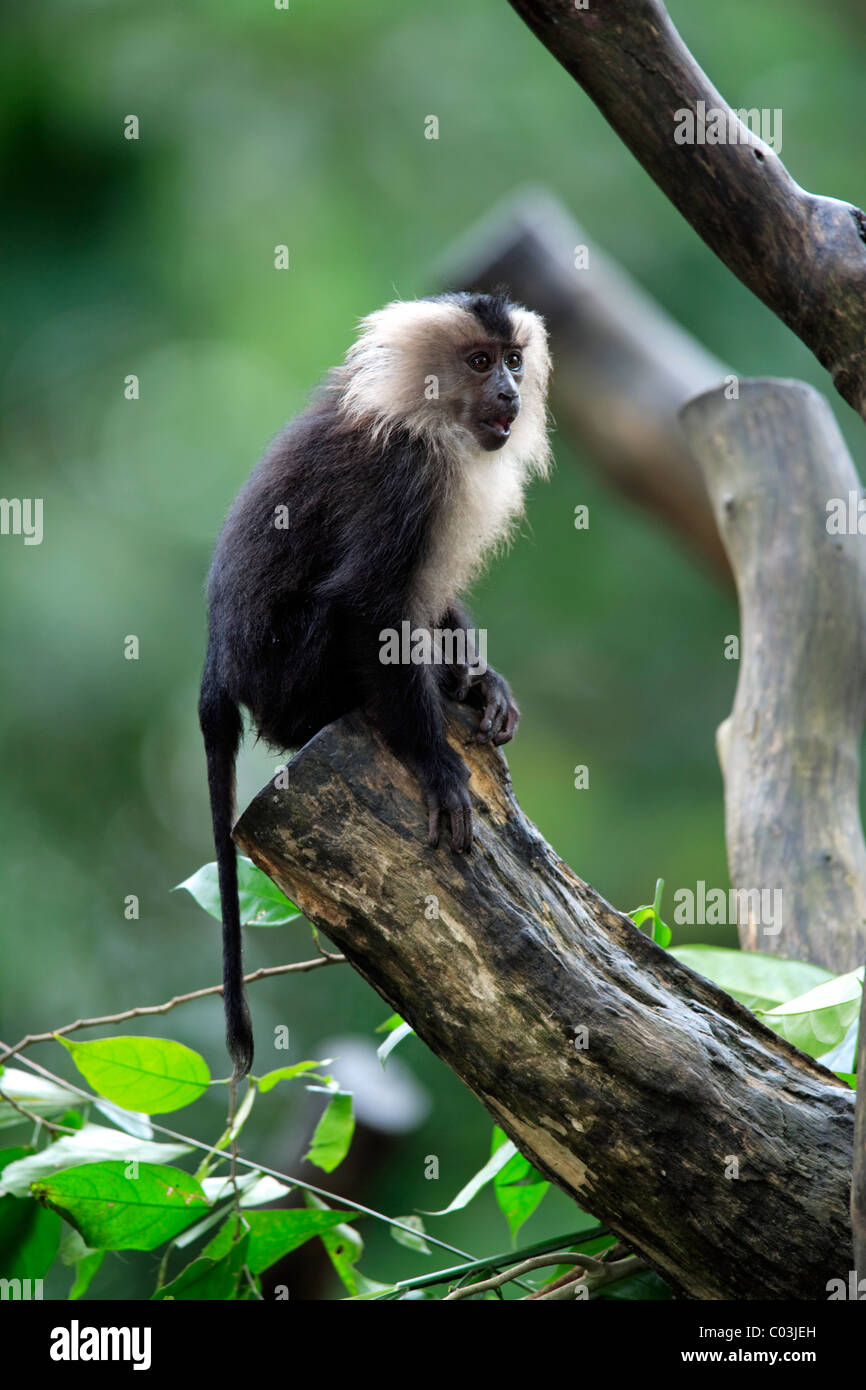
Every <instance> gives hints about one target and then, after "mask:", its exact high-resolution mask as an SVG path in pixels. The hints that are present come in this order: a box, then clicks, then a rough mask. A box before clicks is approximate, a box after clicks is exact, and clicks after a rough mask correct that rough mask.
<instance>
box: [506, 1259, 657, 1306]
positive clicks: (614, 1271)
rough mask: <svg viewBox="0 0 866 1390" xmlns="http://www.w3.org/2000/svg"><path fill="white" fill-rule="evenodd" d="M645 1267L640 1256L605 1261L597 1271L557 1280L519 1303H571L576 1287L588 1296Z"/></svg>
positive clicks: (644, 1261)
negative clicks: (574, 1277)
mask: <svg viewBox="0 0 866 1390" xmlns="http://www.w3.org/2000/svg"><path fill="white" fill-rule="evenodd" d="M647 1267H648V1266H647V1262H646V1260H645V1259H644V1258H643V1256H641V1255H627V1256H626V1257H625V1259H622V1260H611V1261H607V1260H605V1261H604V1262H603V1264H602V1266H601V1269H599V1270H588V1271H587V1272H586V1273H585V1274H582V1275H580V1276H579V1277H578V1278H577V1279H572V1280H568V1279H566V1280H565V1281H563V1280H561V1279H557V1281H556V1282H555V1283H554V1284H550V1285H548V1287H547V1288H545V1289H538V1290H537V1291H536V1292H535V1293H531V1294H529V1295H528V1297H527V1298H524V1299H522V1300H521V1301H522V1302H523V1303H529V1302H531V1301H535V1302H537V1303H564V1302H566V1301H570V1302H573V1301H574V1300H575V1299H576V1298H577V1295H578V1287H580V1289H586V1292H587V1295H590V1294H593V1293H595V1292H597V1290H598V1289H602V1288H604V1286H605V1284H615V1283H616V1282H617V1280H619V1279H627V1278H628V1277H629V1275H631V1274H637V1273H638V1272H639V1271H640V1270H642V1269H646V1268H647Z"/></svg>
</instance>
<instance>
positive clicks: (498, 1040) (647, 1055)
mask: <svg viewBox="0 0 866 1390" xmlns="http://www.w3.org/2000/svg"><path fill="white" fill-rule="evenodd" d="M473 728H474V723H472V722H471V721H470V720H469V717H468V716H466V715H461V716H460V717H459V718H458V720H457V721H456V722H455V724H454V726H453V728H452V731H451V733H452V738H453V739H454V740H455V742H456V743H458V745H459V747H460V749H461V752H462V753H463V754H464V756H465V757H466V759H467V762H468V763H469V765H470V767H471V770H472V784H471V785H472V790H473V792H474V801H475V809H476V812H477V818H478V840H477V843H476V847H475V850H474V852H473V854H472V855H471V856H469V857H457V856H453V855H451V854H450V853H449V852H448V851H447V850H445V849H439V850H433V849H431V848H429V847H428V846H427V844H426V842H425V813H424V809H423V805H422V798H421V795H420V791H419V788H418V786H417V784H416V782H415V780H414V779H413V777H412V776H411V775H410V774H409V773H408V772H407V771H406V769H405V768H404V767H403V766H402V765H401V764H400V763H398V762H397V761H396V760H395V759H394V758H392V757H391V756H390V754H389V753H388V752H387V751H386V749H385V748H384V747H382V746H381V744H380V743H379V742H378V740H377V739H376V738H375V736H374V735H372V734H371V732H370V731H369V729H368V728H367V726H366V725H365V724H364V722H363V721H362V720H361V719H360V717H357V716H353V717H350V718H347V719H345V720H341V721H340V723H339V724H336V725H331V726H329V727H328V728H326V729H324V730H323V731H322V732H321V733H320V734H319V735H317V736H316V738H314V739H313V740H312V741H311V742H310V743H308V744H307V745H306V747H305V748H304V749H302V751H301V752H300V753H299V754H298V755H297V756H296V757H295V758H294V760H293V761H292V762H291V763H290V765H289V773H288V779H287V781H288V786H287V788H286V789H285V790H281V789H278V788H276V787H274V786H273V784H268V786H267V787H266V788H264V789H263V791H262V792H260V793H259V795H258V796H257V797H256V798H255V800H254V801H253V802H252V804H251V805H250V806H249V807H248V808H247V810H246V811H245V813H244V815H243V816H242V817H241V819H240V821H239V822H238V825H237V827H236V830H235V837H236V839H237V841H238V843H239V844H240V845H241V846H242V847H243V849H244V850H245V852H246V853H248V854H249V855H250V856H251V857H252V859H253V860H254V861H255V862H256V863H257V864H258V865H259V866H260V867H261V868H262V869H264V871H265V872H266V873H268V874H270V876H271V877H272V878H273V879H274V880H275V882H277V883H279V885H280V886H281V887H282V888H284V889H285V890H286V892H288V893H290V894H291V896H292V898H293V901H295V902H297V903H298V905H299V906H300V907H301V908H302V909H303V911H304V912H305V913H306V914H307V915H308V916H309V917H311V918H312V920H313V921H314V922H315V923H316V924H317V925H318V926H319V927H320V928H321V929H322V930H323V931H325V932H326V933H327V934H328V936H329V937H331V938H332V939H333V940H334V941H335V942H336V943H337V944H338V945H339V947H340V949H341V950H343V951H344V952H345V954H346V956H347V957H348V958H349V960H350V961H351V963H352V964H353V965H355V967H356V968H357V969H358V970H359V971H360V973H361V974H362V975H363V976H364V977H365V978H366V979H367V980H368V981H369V982H370V983H371V984H372V985H373V986H374V988H375V989H377V990H378V992H379V993H380V994H381V995H382V996H383V998H385V999H386V1000H387V1001H388V1003H389V1004H390V1005H391V1006H392V1007H393V1008H394V1009H396V1010H398V1011H399V1012H400V1014H401V1015H402V1016H403V1017H404V1018H405V1019H407V1020H408V1022H410V1023H411V1024H412V1026H413V1027H414V1028H415V1030H416V1032H417V1033H418V1034H419V1035H420V1036H421V1037H422V1038H423V1039H424V1041H425V1042H427V1044H428V1045H429V1046H430V1047H431V1048H432V1049H433V1051H434V1052H436V1053H437V1055H438V1056H439V1057H441V1058H442V1059H443V1060H444V1061H446V1062H447V1063H448V1064H449V1066H451V1067H452V1068H453V1069H454V1071H455V1072H456V1073H457V1074H458V1076H460V1077H461V1079H462V1080H463V1081H464V1082H465V1083H466V1084H467V1085H468V1086H469V1087H470V1088H471V1089H472V1090H473V1091H474V1092H475V1094H476V1095H477V1096H478V1097H479V1098H480V1099H481V1100H482V1102H483V1103H484V1104H485V1105H486V1107H487V1109H488V1110H489V1111H490V1113H491V1115H493V1117H494V1118H495V1119H496V1121H497V1122H498V1123H499V1124H501V1125H502V1126H503V1128H504V1129H505V1130H506V1132H507V1133H508V1134H509V1135H510V1136H511V1137H512V1138H513V1139H514V1141H515V1142H516V1143H517V1144H518V1146H519V1147H520V1149H521V1150H522V1151H523V1152H524V1153H525V1154H526V1155H527V1156H528V1157H529V1158H531V1159H532V1160H533V1161H534V1162H535V1163H536V1164H537V1165H538V1167H539V1168H540V1169H541V1170H542V1171H543V1172H544V1173H545V1174H546V1175H547V1176H548V1177H550V1178H551V1179H552V1181H554V1182H556V1183H558V1184H559V1186H560V1187H562V1188H563V1189H564V1190H565V1191H566V1192H568V1193H570V1194H571V1195H572V1196H573V1197H574V1199H575V1200H576V1201H577V1202H579V1203H580V1205H581V1206H582V1207H584V1208H585V1209H586V1210H588V1211H590V1212H592V1213H594V1214H595V1215H596V1216H597V1217H599V1218H600V1219H602V1220H604V1221H605V1222H606V1223H607V1224H608V1225H609V1226H610V1227H611V1228H612V1229H613V1230H615V1231H616V1232H617V1233H618V1234H620V1235H621V1236H622V1238H623V1239H624V1240H625V1241H627V1242H628V1244H629V1246H630V1248H633V1249H636V1250H637V1251H638V1252H639V1253H641V1254H642V1255H644V1256H645V1258H646V1259H648V1260H649V1261H650V1263H651V1264H653V1265H654V1266H655V1267H656V1268H657V1269H659V1270H660V1271H661V1272H662V1273H663V1274H664V1275H665V1276H666V1277H667V1278H668V1279H669V1280H670V1281H671V1282H672V1283H673V1285H674V1286H675V1287H676V1288H677V1289H678V1290H681V1291H684V1292H686V1293H688V1294H689V1295H691V1296H692V1297H697V1298H708V1299H714V1298H736V1297H743V1298H795V1299H823V1298H825V1297H826V1296H827V1295H826V1284H827V1281H828V1280H829V1279H831V1278H846V1277H847V1271H848V1270H849V1268H850V1261H851V1251H850V1239H851V1236H850V1225H849V1219H848V1189H849V1184H850V1173H851V1149H852V1137H853V1100H854V1098H853V1095H852V1093H851V1092H850V1091H849V1090H848V1089H847V1088H846V1087H844V1086H843V1085H842V1084H841V1083H840V1082H838V1081H837V1080H836V1079H835V1078H834V1077H833V1076H832V1074H831V1073H830V1072H827V1071H826V1070H824V1069H823V1068H822V1067H820V1066H819V1065H818V1064H817V1063H815V1062H812V1061H811V1060H810V1059H809V1058H807V1057H805V1056H804V1055H802V1054H801V1053H799V1052H797V1051H796V1050H795V1049H794V1048H792V1047H790V1046H789V1045H788V1044H786V1043H785V1042H784V1041H782V1040H781V1039H779V1038H778V1037H776V1036H775V1035H774V1034H772V1033H770V1032H769V1031H768V1030H767V1029H765V1028H764V1027H763V1026H762V1025H761V1024H760V1023H759V1022H758V1021H757V1020H756V1019H755V1018H754V1017H753V1016H752V1015H751V1014H750V1013H748V1011H747V1010H746V1009H744V1008H742V1007H741V1006H740V1005H739V1004H737V1003H735V1002H734V1000H732V999H731V998H730V997H729V996H728V995H726V994H724V993H723V992H722V991H721V990H719V989H717V988H716V987H715V986H714V985H712V984H710V983H709V982H707V981H705V980H703V979H701V978H699V977H698V976H697V975H695V974H693V973H692V972H691V971H690V970H688V969H686V968H685V967H684V966H682V965H680V964H679V963H678V962H677V961H676V960H675V959H673V958H672V957H671V956H669V955H668V954H667V953H666V952H664V951H662V950H660V949H659V948H658V947H657V946H655V945H654V944H653V943H652V942H651V941H650V940H649V939H648V938H647V937H645V936H643V935H642V934H641V933H640V932H639V931H638V930H637V929H636V928H635V927H634V926H633V924H632V923H631V922H629V921H628V919H626V918H625V917H623V916H622V915H621V914H620V913H619V912H617V911H615V910H614V909H613V908H612V907H610V905H609V904H608V903H606V902H605V901H604V899H602V898H600V897H599V896H598V894H596V893H595V892H594V891H593V889H592V888H590V887H589V886H588V885H587V884H585V883H583V882H582V881H581V880H580V879H579V878H578V877H577V875H576V874H574V873H573V872H572V871H571V870H570V869H569V868H568V867H567V865H565V864H564V863H563V862H562V861H561V860H560V859H559V858H558V857H557V856H556V854H555V853H554V852H553V850H552V849H551V848H550V846H549V845H547V844H546V842H545V841H544V840H543V839H542V837H541V836H540V834H539V832H538V831H537V830H536V829H535V827H534V826H533V825H531V824H530V822H528V821H527V820H526V818H525V817H524V816H523V814H522V812H521V811H520V808H519V806H518V805H517V802H516V800H515V799H514V795H513V792H512V789H511V784H510V778H509V776H508V771H507V765H506V763H505V760H504V758H503V756H502V754H501V753H500V752H497V751H494V750H489V749H482V748H480V747H478V746H476V745H472V744H470V743H469V741H468V740H469V738H470V735H471V731H472V729H473Z"/></svg>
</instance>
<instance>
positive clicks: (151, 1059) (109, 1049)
mask: <svg viewBox="0 0 866 1390" xmlns="http://www.w3.org/2000/svg"><path fill="white" fill-rule="evenodd" d="M58 1041H59V1042H61V1043H62V1044H63V1046H64V1047H65V1048H66V1049H67V1051H68V1052H70V1053H71V1055H72V1060H73V1062H74V1063H75V1065H76V1066H77V1068H78V1070H79V1071H80V1072H81V1074H82V1076H84V1077H86V1078H87V1080H88V1081H89V1082H90V1084H91V1086H92V1087H93V1089H94V1091H96V1092H97V1094H98V1095H100V1096H105V1098H106V1099H107V1100H112V1101H114V1102H115V1104H116V1105H122V1106H124V1107H125V1108H126V1109H128V1110H139V1111H142V1112H143V1113H144V1114H145V1115H162V1114H166V1113H167V1112H169V1111H171V1110H181V1109H182V1108H183V1107H184V1106H185V1105H190V1104H191V1103H192V1102H193V1101H194V1100H198V1098H199V1096H203V1095H204V1093H205V1091H206V1090H207V1088H208V1086H209V1085H210V1072H209V1071H208V1068H207V1063H206V1062H205V1060H204V1058H203V1057H200V1056H199V1054H198V1053H197V1052H193V1051H192V1049H191V1048H189V1047H184V1046H183V1045H182V1044H181V1043H176V1042H170V1041H169V1040H168V1039H167V1038H100V1039H99V1041H98V1042H85V1043H79V1042H70V1041H69V1040H68V1039H67V1038H59V1039H58Z"/></svg>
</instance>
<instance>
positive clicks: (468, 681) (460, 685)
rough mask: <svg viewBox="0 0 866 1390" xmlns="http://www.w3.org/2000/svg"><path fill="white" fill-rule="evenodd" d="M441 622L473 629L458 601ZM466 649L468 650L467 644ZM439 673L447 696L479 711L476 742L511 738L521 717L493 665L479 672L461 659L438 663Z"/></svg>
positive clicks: (504, 680) (441, 684) (441, 685)
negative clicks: (448, 662)
mask: <svg viewBox="0 0 866 1390" xmlns="http://www.w3.org/2000/svg"><path fill="white" fill-rule="evenodd" d="M442 626H443V627H445V628H450V629H451V630H452V631H455V632H458V631H463V632H470V631H472V628H471V624H470V621H469V618H468V617H467V615H466V613H465V611H464V610H463V608H461V607H460V605H459V604H457V603H452V604H451V607H450V608H449V609H448V612H447V613H446V614H445V616H444V618H443V619H442ZM467 642H468V638H467ZM466 650H467V651H468V650H469V648H468V645H467V648H466ZM438 675H439V686H440V689H441V691H442V694H443V695H444V696H445V697H446V699H449V700H455V701H456V702H457V703H458V704H461V705H469V706H471V708H473V709H477V710H480V711H481V722H480V724H479V727H478V733H477V734H476V735H475V740H476V742H477V743H488V742H490V743H495V744H500V743H509V742H510V741H511V739H513V737H514V735H515V733H516V732H517V725H518V723H519V721H520V710H519V709H518V708H517V705H516V704H515V702H514V696H513V695H512V693H511V687H510V686H509V684H508V682H507V680H506V679H505V677H504V676H500V674H499V672H498V671H494V669H493V667H492V666H487V667H486V669H484V670H483V671H481V672H479V671H477V670H473V669H472V667H470V666H467V665H465V664H463V663H462V662H455V663H453V664H451V665H444V666H440V667H439V668H438Z"/></svg>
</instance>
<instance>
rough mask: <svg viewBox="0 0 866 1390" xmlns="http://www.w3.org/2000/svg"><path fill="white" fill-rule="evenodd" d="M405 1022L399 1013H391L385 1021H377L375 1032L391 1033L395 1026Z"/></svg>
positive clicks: (397, 1026)
mask: <svg viewBox="0 0 866 1390" xmlns="http://www.w3.org/2000/svg"><path fill="white" fill-rule="evenodd" d="M402 1022H403V1020H402V1018H401V1017H400V1015H399V1014H391V1015H390V1016H389V1017H388V1018H386V1019H385V1022H384V1023H377V1025H376V1027H375V1028H374V1029H373V1032H374V1033H390V1032H391V1031H392V1030H393V1029H394V1028H399V1027H400V1024H401V1023H402Z"/></svg>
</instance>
